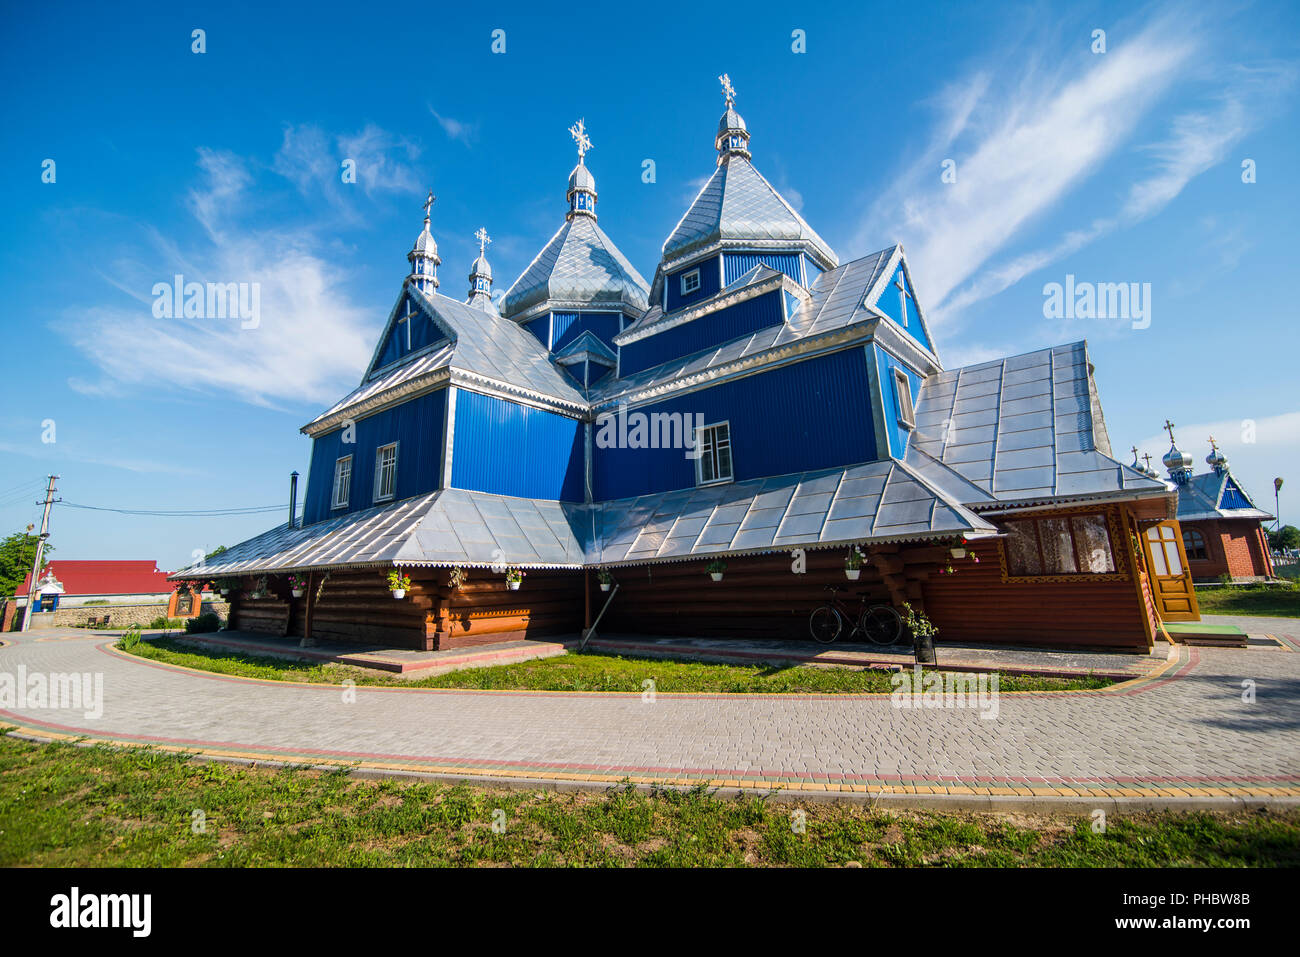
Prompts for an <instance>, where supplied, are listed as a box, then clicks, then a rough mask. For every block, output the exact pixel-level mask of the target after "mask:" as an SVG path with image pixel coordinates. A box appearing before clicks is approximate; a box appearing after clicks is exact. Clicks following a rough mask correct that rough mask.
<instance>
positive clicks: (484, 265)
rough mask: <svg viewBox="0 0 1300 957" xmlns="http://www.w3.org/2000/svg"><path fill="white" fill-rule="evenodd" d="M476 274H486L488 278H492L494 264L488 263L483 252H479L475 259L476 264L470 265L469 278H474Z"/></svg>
mask: <svg viewBox="0 0 1300 957" xmlns="http://www.w3.org/2000/svg"><path fill="white" fill-rule="evenodd" d="M475 276H486V277H487V278H488V279H491V278H492V266H491V265H490V264H489V263H488V261H487V259H486V258H485V257H484V256H483V254H482V253H479V256H478V258H477V259H475V260H474V265H472V266H470V267H469V278H470V279H473V278H474V277H475Z"/></svg>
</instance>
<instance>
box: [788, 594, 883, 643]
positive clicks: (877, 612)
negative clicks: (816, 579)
mask: <svg viewBox="0 0 1300 957" xmlns="http://www.w3.org/2000/svg"><path fill="white" fill-rule="evenodd" d="M826 590H827V591H828V592H830V593H831V598H830V604H827V605H822V606H821V607H819V608H817V609H815V610H814V611H813V613H812V614H811V615H810V616H809V618H808V630H809V631H811V632H812V636H813V638H815V639H816V640H817V641H819V642H821V643H822V644H826V645H828V644H830V643H831V642H832V641H835V640H836V639H837V638H839V637H840V635H841V634H843V633H844V626H845V625H846V624H848V623H849V622H852V623H853V627H852V629H851V630H850V631H849V638H850V639H852V637H853V636H854V635H856V634H859V633H861V634H862V635H864V636H866V639H867V640H868V641H870V642H871V643H872V644H875V645H895V644H898V642H900V641H902V640H903V619H902V618H901V617H900V616H899V614H898V612H896V611H895V610H894V608H893V606H892V605H868V604H867V595H866V592H858V594H859V595H860V596H861V598H862V601H861V602H860V604H859V605H858V610H857V612H856V613H854V612H853V610H852V609H850V608H849V607H848V605H847V604H846V603H845V602H844V601H843V600H842V599H840V597H839V593H840V592H841V591H842V590H843V589H841V588H840V587H839V586H838V585H827V586H826Z"/></svg>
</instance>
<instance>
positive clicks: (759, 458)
mask: <svg viewBox="0 0 1300 957" xmlns="http://www.w3.org/2000/svg"><path fill="white" fill-rule="evenodd" d="M629 412H643V413H645V414H647V415H649V414H651V413H655V412H662V413H674V412H675V413H680V414H690V415H691V416H694V415H695V414H696V413H703V415H704V423H705V425H710V424H713V423H716V422H721V421H730V423H731V443H732V461H733V463H734V466H733V467H734V469H735V477H736V480H737V481H741V480H744V479H750V478H759V477H762V476H769V475H785V474H788V473H791V472H802V471H805V470H808V469H819V468H829V467H832V466H839V465H851V464H855V463H858V462H869V461H873V460H874V459H875V458H876V442H875V428H874V425H873V417H872V411H871V387H870V380H869V378H868V375H867V354H866V352H865V351H864V350H863V348H862V347H861V346H857V347H854V348H851V349H845V350H843V351H840V352H835V353H831V354H830V355H826V356H820V357H817V358H814V359H805V360H804V361H802V362H797V363H794V364H792V365H788V366H782V367H779V368H776V369H771V370H769V371H767V372H761V373H758V374H755V375H751V376H746V377H745V378H743V379H737V380H735V381H732V382H727V383H723V384H721V385H717V386H714V387H713V388H711V389H703V390H700V391H698V392H693V393H690V394H687V395H683V396H678V397H676V398H672V399H668V400H666V401H663V402H657V403H654V404H653V405H647V406H640V407H638V408H635V409H631V410H629ZM692 422H694V420H692ZM457 427H458V428H459V420H458V422H457ZM596 428H597V427H596V426H593V432H594V431H595V430H596ZM592 455H593V457H594V462H593V473H594V484H595V497H596V498H597V500H604V499H616V498H627V497H629V496H633V495H645V494H648V493H650V492H661V491H666V490H668V489H677V488H690V487H692V486H694V485H695V460H693V459H688V458H686V453H685V450H684V449H619V448H610V449H602V448H599V447H598V446H597V443H596V442H594V441H593V443H592Z"/></svg>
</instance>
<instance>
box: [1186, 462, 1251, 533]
mask: <svg viewBox="0 0 1300 957" xmlns="http://www.w3.org/2000/svg"><path fill="white" fill-rule="evenodd" d="M1174 489H1175V491H1177V492H1178V520H1179V521H1180V522H1188V521H1198V520H1201V519H1209V518H1246V519H1255V520H1258V521H1269V520H1271V519H1272V518H1273V516H1272V515H1270V514H1269V513H1268V512H1265V511H1263V510H1262V509H1260V508H1258V507H1256V505H1255V502H1254V500H1253V499H1252V498H1251V497H1250V495H1248V494H1247V493H1246V490H1245V489H1244V488H1242V487H1241V483H1240V482H1238V481H1237V480H1236V478H1235V477H1234V476H1233V475H1232V473H1231V472H1229V471H1227V470H1226V469H1225V470H1224V472H1223V474H1219V473H1217V472H1206V473H1204V474H1202V475H1193V476H1192V477H1191V478H1189V479H1188V480H1187V484H1186V485H1179V484H1177V483H1175V484H1174ZM1242 503H1245V504H1244V507H1243V505H1242Z"/></svg>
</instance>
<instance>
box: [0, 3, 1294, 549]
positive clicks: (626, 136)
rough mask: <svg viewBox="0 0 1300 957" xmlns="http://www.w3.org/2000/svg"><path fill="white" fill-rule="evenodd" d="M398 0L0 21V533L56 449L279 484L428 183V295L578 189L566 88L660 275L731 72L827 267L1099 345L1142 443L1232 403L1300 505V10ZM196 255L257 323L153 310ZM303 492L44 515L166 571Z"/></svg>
mask: <svg viewBox="0 0 1300 957" xmlns="http://www.w3.org/2000/svg"><path fill="white" fill-rule="evenodd" d="M377 7H378V5H371V6H366V5H361V6H358V5H356V4H350V3H349V4H331V3H328V2H325V3H316V4H313V5H312V6H311V8H310V10H311V15H310V16H303V15H302V13H301V11H300V10H293V9H288V8H285V9H281V10H269V11H268V10H267V9H265V8H264V6H263V5H262V4H222V5H220V6H218V5H215V4H214V5H202V4H156V5H152V4H151V5H143V4H134V5H106V4H65V3H51V4H45V5H41V6H40V7H36V6H35V5H24V6H23V7H22V8H21V9H20V8H18V7H17V6H10V7H9V8H8V10H7V11H6V12H5V13H4V14H3V16H4V24H3V30H0V77H2V78H3V82H4V86H5V89H6V98H5V109H4V113H5V122H4V124H3V125H0V147H2V148H0V163H3V164H4V167H5V169H4V182H5V183H6V189H5V191H4V192H3V194H2V195H0V215H2V216H3V222H4V223H5V229H4V230H3V231H0V286H2V288H3V289H4V291H5V306H6V308H5V309H4V311H3V315H2V316H0V323H3V325H4V332H5V336H4V341H5V342H6V344H7V346H8V348H7V349H6V350H5V353H6V355H7V356H8V359H9V361H8V362H7V363H6V366H7V368H6V387H5V402H4V405H3V410H2V411H0V493H2V494H0V532H5V533H7V532H9V531H13V530H18V529H21V528H23V527H25V526H26V525H27V524H28V523H29V522H34V521H38V520H39V508H37V507H36V506H35V505H34V504H33V503H34V502H35V500H36V499H37V497H38V494H39V491H40V489H41V488H42V486H43V482H44V479H43V476H44V475H45V474H46V473H48V472H51V471H54V472H57V473H59V474H60V475H61V476H62V478H61V480H60V482H59V488H60V492H61V494H62V496H63V497H64V498H65V499H66V500H67V501H68V502H73V503H79V504H84V505H95V506H105V507H113V508H126V509H160V508H161V509H186V508H235V507H244V506H259V505H275V504H279V503H282V502H285V501H287V476H288V473H289V472H290V471H291V470H293V469H298V470H299V471H300V472H302V473H303V474H304V478H305V474H306V465H307V459H308V453H309V443H308V440H307V438H306V437H304V436H302V435H300V434H299V433H298V428H299V426H301V425H302V424H303V423H304V422H306V421H308V420H309V419H311V418H312V417H313V416H315V415H316V414H317V413H318V412H320V411H321V410H322V409H323V408H324V407H326V406H328V405H330V404H332V403H333V401H335V400H336V399H337V398H339V397H340V396H342V395H343V394H344V393H346V392H347V391H348V390H349V389H350V388H352V387H353V386H354V385H355V384H356V381H357V380H358V378H359V376H360V374H361V372H362V370H363V367H364V365H365V363H366V361H367V360H368V359H369V356H370V353H371V350H372V349H373V346H374V343H375V340H376V338H377V336H378V335H379V333H380V330H381V328H382V325H383V322H384V320H385V318H386V317H387V314H388V311H389V309H390V308H391V306H392V303H393V301H394V299H395V297H396V295H397V294H398V291H399V289H400V287H401V282H402V278H403V276H404V275H405V274H406V271H407V263H406V260H405V254H406V251H407V250H408V249H409V248H410V245H411V242H412V240H413V239H414V238H415V235H416V234H417V233H418V232H419V229H420V224H421V218H422V213H421V205H422V202H423V197H424V193H425V190H426V189H427V188H428V187H429V186H432V188H433V189H434V191H435V192H436V193H437V194H438V197H439V198H438V202H437V204H436V206H435V207H434V214H433V231H434V235H435V237H436V238H437V240H438V243H439V248H440V253H441V256H442V260H443V266H442V268H441V270H440V273H439V275H440V278H441V279H442V283H443V284H442V291H443V292H446V293H448V294H453V295H463V294H464V291H465V287H466V286H467V283H466V281H465V274H466V272H467V271H468V267H469V263H470V262H471V260H472V259H473V256H474V254H475V252H476V244H475V241H474V239H473V233H474V231H475V230H476V229H477V228H478V227H479V226H485V227H486V228H487V230H488V231H489V233H490V234H491V235H492V237H493V239H494V242H493V244H492V246H491V247H490V249H489V257H490V259H491V261H492V264H493V267H494V270H495V273H496V276H497V279H498V288H499V289H501V290H504V288H506V287H507V286H508V285H509V283H510V282H511V281H513V279H514V278H515V277H516V276H517V275H518V274H519V273H520V272H521V271H522V270H523V269H524V268H525V267H526V266H527V265H528V263H529V261H530V260H531V259H532V258H533V256H534V255H535V254H536V253H537V251H538V250H539V249H540V248H541V246H542V245H543V243H545V241H546V240H547V239H548V238H549V237H550V236H551V234H552V233H553V232H554V231H555V229H556V228H557V227H558V226H559V224H560V223H561V222H562V217H563V211H564V188H565V181H566V177H567V175H568V172H569V170H570V169H571V168H572V166H573V163H574V160H575V156H574V150H573V146H572V142H571V140H570V138H569V136H568V133H567V132H566V131H567V128H568V127H569V125H570V124H572V123H573V122H574V121H575V120H576V119H577V118H579V117H584V118H585V119H586V122H587V126H588V128H589V130H590V134H591V138H592V141H593V143H594V145H595V148H594V149H593V151H592V153H591V154H590V156H589V158H588V163H589V166H590V167H591V169H592V171H593V172H594V174H595V176H596V178H597V183H598V187H599V191H600V201H601V206H600V222H601V225H602V227H604V229H605V230H606V231H607V232H608V233H609V234H610V235H611V237H612V238H613V239H614V240H615V241H616V242H617V243H618V244H619V246H620V247H621V248H622V250H623V251H624V253H625V254H626V255H627V256H628V257H629V258H630V259H631V260H632V262H633V263H634V264H635V265H636V266H637V268H638V269H639V270H640V271H641V272H642V273H643V274H644V275H646V276H647V277H649V276H650V275H652V273H653V271H654V267H655V263H656V262H657V259H658V253H659V248H660V246H661V244H662V243H663V240H664V238H665V237H666V236H667V235H668V234H669V233H670V232H671V230H672V228H673V226H674V225H675V223H676V222H677V220H678V218H679V217H680V216H681V214H682V213H683V212H684V210H685V208H686V205H687V204H688V203H689V201H690V200H691V198H692V197H693V196H694V194H695V192H696V191H697V190H698V188H699V186H700V185H701V183H702V182H703V179H704V177H706V176H707V175H708V174H709V173H710V172H711V170H712V168H713V161H714V153H713V144H712V138H713V132H714V129H715V125H716V122H717V118H718V115H719V114H720V112H721V109H722V98H721V95H720V93H719V89H718V83H717V79H716V77H717V76H718V74H720V73H723V72H724V71H725V72H728V73H729V74H730V76H731V78H732V80H733V82H734V83H735V86H736V89H737V91H738V98H737V107H738V108H739V110H740V111H741V113H742V114H743V115H744V116H745V119H746V121H747V123H748V125H749V128H750V130H751V132H752V134H753V139H752V142H751V147H752V149H753V152H754V162H755V165H756V166H757V167H758V169H759V170H760V171H762V172H763V173H764V175H766V176H767V177H768V179H769V180H771V181H772V182H773V184H774V185H775V186H776V187H777V188H778V189H779V190H781V191H782V192H783V193H784V195H785V196H786V197H787V199H789V200H790V201H791V202H792V203H793V204H794V205H796V207H797V208H799V209H800V211H801V212H802V214H803V215H804V217H805V218H806V219H807V220H808V221H809V222H810V223H811V224H812V225H813V226H814V227H815V228H816V229H817V230H818V232H820V233H821V235H822V236H823V237H825V239H826V240H827V241H828V242H829V243H830V244H831V245H832V246H833V247H834V248H835V250H836V251H837V253H838V254H839V257H840V260H841V262H845V261H848V260H851V259H854V258H857V257H859V256H862V255H865V254H867V253H870V252H872V251H874V250H876V249H879V248H881V247H884V246H887V245H889V244H891V243H893V242H895V241H901V242H902V243H903V244H904V246H905V248H906V250H907V252H908V258H909V262H910V264H911V269H912V274H913V278H914V279H915V281H916V285H917V294H918V296H919V298H920V301H921V303H922V306H923V307H924V308H926V310H927V312H928V315H929V317H930V322H931V326H932V328H933V330H934V333H935V337H936V339H937V341H938V347H939V352H940V357H941V358H942V359H943V360H944V363H945V365H946V366H948V367H953V366H956V365H960V364H964V363H968V362H978V361H981V360H984V359H988V358H993V357H996V356H1000V355H1006V354H1014V353H1018V352H1024V351H1028V350H1030V349H1034V348H1039V347H1042V346H1045V345H1050V344H1054V343H1058V342H1067V341H1073V340H1076V339H1080V338H1087V339H1088V340H1089V346H1090V350H1091V355H1092V359H1093V362H1094V363H1095V364H1096V366H1097V377H1098V384H1099V387H1100V390H1101V396H1102V401H1103V405H1104V409H1105V414H1106V421H1107V424H1108V426H1109V431H1110V435H1111V437H1112V440H1113V442H1114V445H1115V447H1116V450H1117V454H1118V455H1121V456H1122V457H1124V458H1125V459H1126V460H1127V458H1128V457H1129V456H1128V453H1127V451H1126V450H1127V449H1128V448H1129V447H1130V446H1131V445H1133V444H1135V443H1136V444H1138V445H1139V446H1141V447H1142V449H1143V450H1144V451H1148V452H1150V453H1151V454H1152V455H1153V457H1155V458H1158V457H1159V456H1160V455H1161V454H1163V452H1164V451H1165V449H1166V448H1167V447H1168V442H1167V440H1163V441H1162V436H1163V433H1162V432H1161V430H1160V426H1161V423H1163V421H1164V419H1165V417H1166V416H1168V417H1171V418H1172V419H1173V420H1174V421H1175V422H1176V423H1177V424H1178V426H1179V427H1178V429H1177V434H1178V438H1179V442H1180V445H1182V446H1183V447H1184V448H1188V449H1190V450H1191V451H1192V452H1193V453H1194V454H1195V455H1196V456H1197V463H1198V466H1200V462H1201V459H1202V458H1203V456H1204V454H1205V452H1206V451H1207V450H1208V446H1207V445H1206V443H1205V441H1204V440H1205V437H1206V436H1207V435H1208V434H1210V432H1211V431H1212V432H1213V433H1214V435H1215V436H1216V437H1217V438H1219V439H1220V440H1221V444H1222V445H1223V446H1224V447H1225V448H1226V449H1227V452H1228V455H1229V457H1230V459H1231V461H1232V463H1233V467H1234V471H1235V472H1237V474H1239V476H1240V477H1241V479H1242V480H1243V481H1244V483H1245V484H1246V486H1247V488H1248V489H1250V490H1251V491H1253V492H1254V494H1255V495H1256V497H1257V499H1258V500H1260V504H1261V505H1268V506H1270V507H1271V505H1272V502H1271V483H1272V478H1273V476H1274V475H1282V476H1286V477H1288V479H1289V484H1288V487H1287V489H1284V491H1283V497H1282V512H1283V517H1284V519H1287V520H1289V521H1292V522H1294V523H1297V524H1300V499H1294V498H1293V500H1295V501H1296V502H1297V503H1298V504H1297V505H1296V506H1295V507H1294V508H1292V509H1288V504H1287V498H1288V490H1291V495H1292V497H1294V494H1295V493H1297V492H1300V468H1297V466H1300V397H1298V396H1297V393H1296V390H1295V388H1294V382H1295V376H1294V372H1293V368H1294V361H1295V357H1296V355H1297V344H1298V342H1297V339H1298V337H1300V333H1298V332H1297V326H1298V323H1297V321H1296V320H1297V315H1296V306H1295V302H1296V297H1295V295H1294V293H1293V291H1292V289H1291V288H1290V287H1291V286H1292V284H1293V281H1294V280H1293V279H1292V276H1293V274H1294V269H1295V253H1296V248H1297V243H1296V238H1297V227H1296V221H1297V213H1298V212H1300V202H1298V200H1300V181H1298V179H1297V177H1296V175H1295V173H1294V165H1295V156H1296V155H1297V152H1300V142H1297V140H1298V139H1300V136H1298V133H1297V131H1300V122H1298V117H1297V94H1298V93H1300V76H1298V73H1300V56H1298V51H1297V45H1298V42H1297V41H1298V40H1300V30H1298V29H1297V27H1298V26H1300V13H1298V12H1297V8H1296V6H1295V5H1294V4H1289V3H1278V4H1268V3H1257V4H1247V5H1233V6H1226V5H1225V6H1215V5H1200V4H1198V5H1195V6H1194V7H1192V6H1186V7H1177V6H1162V5H1152V6H1141V7H1134V5H1133V4H1131V3H1115V4H1052V5H1030V4H1001V5H999V4H978V5H976V4H907V5H901V4H887V5H886V4H857V3H855V4H845V5H844V6H843V9H836V7H835V6H834V5H825V6H823V5H805V7H801V8H795V7H791V5H789V4H763V3H750V4H745V5H735V4H731V5H725V6H707V5H701V4H689V5H681V6H673V5H664V4H655V5H652V6H651V7H640V6H623V7H619V8H617V9H612V10H610V11H609V12H599V13H597V12H591V13H584V14H583V15H582V16H581V17H576V16H575V13H574V10H575V8H574V7H573V6H572V5H571V4H565V5H560V6H559V7H558V12H549V13H548V12H540V11H541V9H542V5H541V4H536V3H533V4H527V5H519V6H517V7H511V6H509V5H500V4H494V5H493V6H492V8H491V10H490V11H487V10H486V8H484V12H480V11H479V10H477V9H475V10H472V11H471V12H470V13H466V12H465V10H466V7H465V5H450V6H448V7H447V8H445V9H444V8H442V6H441V5H430V6H424V7H411V6H410V5H409V4H405V5H392V6H389V7H385V8H384V9H377ZM417 11H418V12H417ZM742 12H743V15H741V14H742ZM196 28H199V29H203V30H204V31H206V47H207V49H206V52H205V53H202V54H196V53H193V52H191V44H192V40H191V31H192V30H194V29H196ZM497 29H500V30H504V31H505V52H504V53H503V54H501V53H493V52H492V50H491V44H492V32H493V31H494V30H497ZM1099 29H1100V30H1104V31H1105V40H1106V51H1105V52H1104V53H1096V52H1093V50H1092V47H1093V45H1094V40H1093V31H1095V30H1099ZM795 30H802V31H804V35H805V37H806V52H803V53H796V52H794V51H793V50H792V45H793V40H792V33H793V31H795ZM345 158H352V159H355V160H356V162H357V170H358V181H357V182H356V183H354V184H344V183H342V182H341V181H340V163H341V162H342V160H343V159H345ZM46 159H53V160H54V161H55V164H56V165H55V182H53V183H45V182H42V176H41V174H42V163H43V161H44V160H46ZM645 159H653V160H654V161H655V171H656V178H655V182H654V183H644V182H643V181H642V169H643V165H642V164H643V161H644V160H645ZM949 159H950V160H952V161H953V162H954V163H955V169H956V174H957V175H956V182H944V181H943V179H942V175H941V174H942V172H943V166H944V161H945V160H949ZM1246 160H1253V162H1254V168H1255V171H1256V181H1255V182H1253V183H1244V182H1243V181H1242V163H1243V162H1244V161H1246ZM176 273H181V274H183V275H185V276H186V278H187V279H194V280H198V281H222V282H241V281H243V282H258V283H260V287H261V322H260V325H259V326H258V328H256V329H241V328H240V324H239V323H238V322H237V321H233V320H215V319H195V320H185V319H157V318H155V317H154V316H153V313H152V304H153V297H152V295H151V290H152V287H153V285H154V283H157V282H167V281H170V279H171V277H172V276H173V275H174V274H176ZM1067 274H1072V275H1074V276H1075V277H1076V278H1077V279H1078V280H1079V281H1090V282H1097V283H1102V282H1137V283H1150V288H1151V323H1150V326H1149V327H1148V328H1145V329H1134V328H1132V323H1131V322H1129V321H1114V320H1098V319H1074V320H1049V319H1046V318H1044V308H1043V304H1044V293H1043V287H1044V285H1045V284H1047V283H1051V282H1064V281H1065V277H1066V275H1067ZM47 420H52V421H53V423H54V429H55V431H54V436H53V437H54V439H55V441H53V442H46V441H42V438H43V436H44V437H46V438H48V437H49V430H48V428H47V427H45V426H44V425H43V423H46V421H47ZM1247 423H1249V424H1247ZM1251 439H1253V441H1250V440H1251ZM280 520H281V516H280V515H279V514H275V515H245V516H238V517H233V518H232V517H226V518H189V517H187V518H160V517H153V518H139V517H127V516H124V515H119V514H116V513H111V512H95V511H86V510H74V509H69V508H66V507H62V506H58V507H56V509H55V513H54V519H53V536H52V540H53V542H54V544H55V545H56V547H57V549H58V554H59V555H60V556H61V557H63V558H154V559H157V560H158V561H159V562H160V563H161V564H162V565H163V566H164V567H168V568H172V567H177V566H179V565H180V564H182V563H184V562H186V561H188V560H189V558H190V557H191V555H192V553H193V552H194V551H195V550H196V549H204V550H206V549H209V548H211V547H213V546H216V545H218V544H222V543H224V544H233V543H234V542H236V541H240V540H242V539H244V538H247V537H249V536H251V535H253V534H256V533H257V532H259V531H262V530H264V529H265V528H267V527H270V526H271V525H273V524H275V522H277V521H280Z"/></svg>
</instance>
